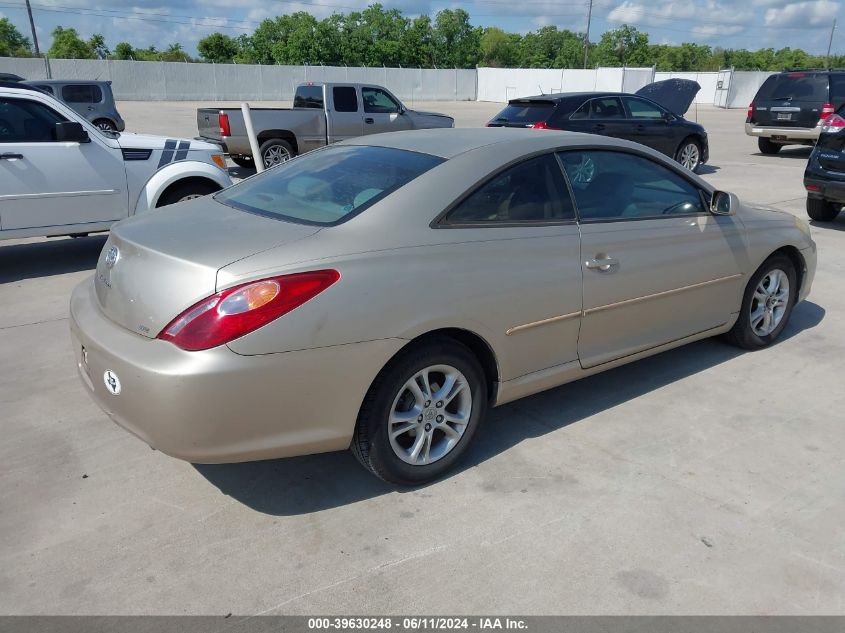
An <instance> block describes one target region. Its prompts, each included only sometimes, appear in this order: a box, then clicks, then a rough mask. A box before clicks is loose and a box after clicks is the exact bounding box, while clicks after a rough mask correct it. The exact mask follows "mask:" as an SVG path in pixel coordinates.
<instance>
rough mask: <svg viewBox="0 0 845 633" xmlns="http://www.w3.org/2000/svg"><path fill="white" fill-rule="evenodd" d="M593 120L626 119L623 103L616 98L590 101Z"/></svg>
mask: <svg viewBox="0 0 845 633" xmlns="http://www.w3.org/2000/svg"><path fill="white" fill-rule="evenodd" d="M590 118H591V119H624V118H625V111H624V110H622V102H621V101H620V100H619V99H618V98H616V97H605V98H604V99H593V100H592V101H590Z"/></svg>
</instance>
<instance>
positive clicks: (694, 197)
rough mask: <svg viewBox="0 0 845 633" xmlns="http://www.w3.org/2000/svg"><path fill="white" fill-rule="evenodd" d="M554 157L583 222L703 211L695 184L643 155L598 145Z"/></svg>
mask: <svg viewBox="0 0 845 633" xmlns="http://www.w3.org/2000/svg"><path fill="white" fill-rule="evenodd" d="M560 158H561V161H562V162H563V166H564V170H565V171H566V174H567V176H568V177H569V182H570V184H571V185H572V191H573V193H574V195H575V203H576V204H577V205H578V214H579V216H580V218H581V220H582V221H583V222H590V221H608V220H632V219H641V218H662V217H667V216H678V215H695V214H700V213H707V210H706V208H705V207H704V203H703V200H702V195H701V191H700V190H699V189H698V187H696V186H695V185H693V184H692V183H691V182H689V181H688V180H687V179H685V178H683V177H682V176H680V175H678V174H677V173H675V172H674V171H672V170H671V169H669V168H668V167H664V166H663V165H660V164H658V163H656V162H654V161H653V160H650V159H648V158H644V157H642V156H637V155H635V154H627V153H624V152H615V151H599V150H585V151H568V152H561V154H560Z"/></svg>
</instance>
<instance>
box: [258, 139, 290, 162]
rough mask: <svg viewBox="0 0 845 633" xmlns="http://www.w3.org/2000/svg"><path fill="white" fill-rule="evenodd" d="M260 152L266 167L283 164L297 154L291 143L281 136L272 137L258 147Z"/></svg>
mask: <svg viewBox="0 0 845 633" xmlns="http://www.w3.org/2000/svg"><path fill="white" fill-rule="evenodd" d="M258 153H259V154H261V158H262V159H263V160H264V167H265V168H268V167H275V166H276V165H281V164H282V163H286V162H287V161H289V160H290V159H291V158H293V157H294V156H296V152H295V151H294V149H293V147H292V146H291V144H290V143H288V142H287V141H285V140H284V139H280V138H271V139H270V140H267V141H264V142H263V143H262V144H261V147H260V148H259V149H258Z"/></svg>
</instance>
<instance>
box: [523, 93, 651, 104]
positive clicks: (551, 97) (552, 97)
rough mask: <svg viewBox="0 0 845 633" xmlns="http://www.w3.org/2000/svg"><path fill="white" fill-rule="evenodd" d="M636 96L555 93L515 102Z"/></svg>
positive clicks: (629, 94) (627, 95)
mask: <svg viewBox="0 0 845 633" xmlns="http://www.w3.org/2000/svg"><path fill="white" fill-rule="evenodd" d="M630 96H635V95H632V94H631V93H629V92H553V93H550V94H547V95H534V96H532V97H518V98H516V99H511V100H510V101H509V102H508V103H513V102H514V101H517V102H518V101H563V100H565V99H595V98H596V97H630Z"/></svg>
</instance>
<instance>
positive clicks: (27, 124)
mask: <svg viewBox="0 0 845 633" xmlns="http://www.w3.org/2000/svg"><path fill="white" fill-rule="evenodd" d="M65 120H66V119H65V118H64V117H63V116H61V115H60V114H58V113H57V112H55V111H54V110H52V109H50V108H48V107H47V106H45V105H42V104H40V103H38V102H36V101H29V100H27V99H11V98H8V97H0V143H49V142H50V141H55V140H56V123H58V122H59V121H65Z"/></svg>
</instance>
